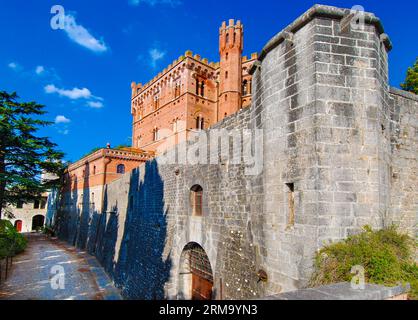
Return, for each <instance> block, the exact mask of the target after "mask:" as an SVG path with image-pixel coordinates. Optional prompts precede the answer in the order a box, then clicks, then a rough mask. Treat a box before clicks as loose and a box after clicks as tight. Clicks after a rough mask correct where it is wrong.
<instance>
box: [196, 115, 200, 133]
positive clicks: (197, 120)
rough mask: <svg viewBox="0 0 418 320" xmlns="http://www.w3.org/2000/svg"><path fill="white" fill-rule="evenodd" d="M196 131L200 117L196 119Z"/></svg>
mask: <svg viewBox="0 0 418 320" xmlns="http://www.w3.org/2000/svg"><path fill="white" fill-rule="evenodd" d="M196 129H198V130H199V129H200V117H197V118H196Z"/></svg>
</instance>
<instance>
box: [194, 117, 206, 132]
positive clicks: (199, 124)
mask: <svg viewBox="0 0 418 320" xmlns="http://www.w3.org/2000/svg"><path fill="white" fill-rule="evenodd" d="M204 127H205V118H202V117H200V116H199V117H197V118H196V129H198V130H203V129H204Z"/></svg>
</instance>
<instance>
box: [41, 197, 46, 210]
mask: <svg viewBox="0 0 418 320" xmlns="http://www.w3.org/2000/svg"><path fill="white" fill-rule="evenodd" d="M45 208H46V199H45V198H44V199H42V200H41V209H45Z"/></svg>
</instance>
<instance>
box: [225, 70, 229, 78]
mask: <svg viewBox="0 0 418 320" xmlns="http://www.w3.org/2000/svg"><path fill="white" fill-rule="evenodd" d="M225 79H228V71H225Z"/></svg>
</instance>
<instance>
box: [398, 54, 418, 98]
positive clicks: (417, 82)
mask: <svg viewBox="0 0 418 320" xmlns="http://www.w3.org/2000/svg"><path fill="white" fill-rule="evenodd" d="M401 87H402V89H404V90H405V91H409V92H413V93H415V94H418V58H417V61H415V64H414V66H413V67H410V68H408V72H407V74H406V79H405V82H404V83H402V84H401Z"/></svg>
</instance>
